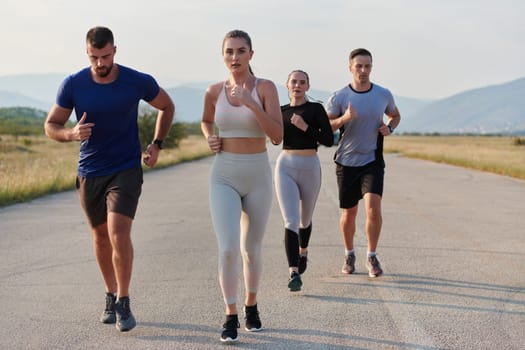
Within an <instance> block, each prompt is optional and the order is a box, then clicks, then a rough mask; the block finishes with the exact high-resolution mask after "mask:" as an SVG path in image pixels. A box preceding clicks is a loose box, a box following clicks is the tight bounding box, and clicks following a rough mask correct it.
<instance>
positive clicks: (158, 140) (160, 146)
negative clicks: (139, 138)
mask: <svg viewBox="0 0 525 350" xmlns="http://www.w3.org/2000/svg"><path fill="white" fill-rule="evenodd" d="M152 144H154V145H157V147H158V148H159V149H162V140H161V139H155V140H153V142H152Z"/></svg>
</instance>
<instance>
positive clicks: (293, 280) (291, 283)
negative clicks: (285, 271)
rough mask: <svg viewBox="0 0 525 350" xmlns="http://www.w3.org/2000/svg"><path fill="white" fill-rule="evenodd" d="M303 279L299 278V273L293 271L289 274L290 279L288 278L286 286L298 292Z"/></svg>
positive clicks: (291, 290)
mask: <svg viewBox="0 0 525 350" xmlns="http://www.w3.org/2000/svg"><path fill="white" fill-rule="evenodd" d="M302 285H303V281H302V280H301V275H300V274H299V273H297V272H295V271H293V272H292V273H291V274H290V279H289V280H288V288H290V292H298V291H300V290H301V286H302Z"/></svg>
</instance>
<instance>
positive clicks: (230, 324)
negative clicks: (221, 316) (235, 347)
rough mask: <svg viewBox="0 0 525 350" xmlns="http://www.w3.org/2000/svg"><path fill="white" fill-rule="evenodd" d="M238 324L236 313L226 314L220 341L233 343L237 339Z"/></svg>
mask: <svg viewBox="0 0 525 350" xmlns="http://www.w3.org/2000/svg"><path fill="white" fill-rule="evenodd" d="M240 326H241V325H240V324H239V317H238V316H237V315H226V322H225V323H224V324H223V325H222V333H221V342H223V343H235V342H236V341H237V340H239V337H238V336H237V328H239V327H240Z"/></svg>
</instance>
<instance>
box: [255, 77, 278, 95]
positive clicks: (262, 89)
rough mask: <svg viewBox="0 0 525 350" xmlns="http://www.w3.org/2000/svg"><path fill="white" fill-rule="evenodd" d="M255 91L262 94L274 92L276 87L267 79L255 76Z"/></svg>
mask: <svg viewBox="0 0 525 350" xmlns="http://www.w3.org/2000/svg"><path fill="white" fill-rule="evenodd" d="M257 92H259V94H260V95H263V96H264V95H265V94H268V93H271V94H275V93H277V87H276V86H275V84H274V82H273V81H271V80H269V79H263V78H257Z"/></svg>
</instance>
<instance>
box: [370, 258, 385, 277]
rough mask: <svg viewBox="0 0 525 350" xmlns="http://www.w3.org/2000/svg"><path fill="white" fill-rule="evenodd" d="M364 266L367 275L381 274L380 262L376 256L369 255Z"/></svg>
mask: <svg viewBox="0 0 525 350" xmlns="http://www.w3.org/2000/svg"><path fill="white" fill-rule="evenodd" d="M366 267H367V268H368V276H370V277H379V276H381V275H382V274H383V270H382V269H381V264H380V263H379V260H377V257H376V256H369V257H368V259H367V260H366Z"/></svg>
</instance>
